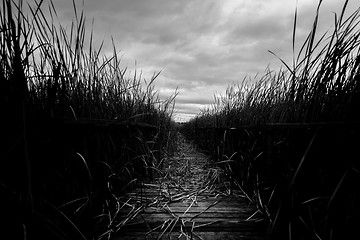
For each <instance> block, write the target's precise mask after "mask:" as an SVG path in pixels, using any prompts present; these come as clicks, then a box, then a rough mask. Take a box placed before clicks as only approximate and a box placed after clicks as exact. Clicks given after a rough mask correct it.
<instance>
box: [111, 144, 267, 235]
mask: <svg viewBox="0 0 360 240" xmlns="http://www.w3.org/2000/svg"><path fill="white" fill-rule="evenodd" d="M180 141H181V145H180V147H179V153H178V154H177V155H176V156H175V157H173V158H171V159H169V160H168V161H167V162H166V163H165V165H166V166H165V170H164V174H163V177H161V178H159V179H157V180H156V181H154V182H151V183H147V184H142V186H141V187H139V188H138V189H136V190H135V191H134V192H133V193H131V194H129V195H128V196H127V198H125V199H124V201H123V202H122V208H121V212H120V213H119V214H120V216H121V218H120V224H119V230H118V232H117V234H116V235H115V237H114V239H119V240H120V239H266V236H265V231H264V228H263V222H262V219H261V216H260V214H258V212H257V209H256V207H255V206H254V205H253V204H252V203H251V202H250V201H249V199H248V198H247V197H246V196H245V195H244V194H243V193H242V192H241V190H240V189H236V188H235V187H234V186H232V185H233V184H230V182H229V181H228V180H227V179H226V177H225V176H224V173H223V171H222V170H221V169H220V168H218V167H214V166H213V165H211V164H209V161H208V158H207V156H205V155H204V154H201V153H199V152H198V151H196V149H194V148H193V147H192V146H191V145H190V144H187V143H186V142H185V141H184V140H183V139H182V138H180Z"/></svg>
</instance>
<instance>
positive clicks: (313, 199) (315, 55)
mask: <svg viewBox="0 0 360 240" xmlns="http://www.w3.org/2000/svg"><path fill="white" fill-rule="evenodd" d="M347 4H348V1H345V3H344V7H343V9H342V10H341V13H340V15H337V14H335V21H334V28H333V31H332V32H330V33H325V34H323V35H318V19H319V17H320V16H319V10H320V6H321V1H320V2H319V5H318V8H317V13H316V16H315V19H314V22H313V26H312V29H311V31H310V33H309V35H308V36H307V38H306V40H305V41H304V43H303V44H302V45H301V47H300V51H299V53H298V54H297V55H295V53H294V61H293V63H292V64H287V63H286V62H284V61H283V60H281V59H280V61H282V63H283V64H284V67H283V69H280V70H279V71H271V70H269V69H267V70H266V72H265V74H264V75H263V76H262V77H261V78H260V79H257V81H255V80H253V81H250V80H244V81H243V82H242V83H240V84H234V85H232V86H229V87H228V89H227V91H226V93H225V95H224V96H221V97H216V98H215V101H214V104H213V106H212V107H211V108H209V109H204V110H203V111H202V113H201V114H199V115H198V116H196V117H195V118H194V119H192V120H190V121H189V122H188V123H187V124H185V126H184V127H183V131H184V132H185V133H186V134H187V136H189V137H191V138H193V139H195V140H196V142H197V144H198V145H199V146H200V147H202V148H204V149H206V150H208V151H209V152H210V153H212V155H213V157H214V159H215V160H216V161H223V160H227V159H229V158H231V159H232V160H233V161H232V162H233V163H232V164H227V166H224V167H226V168H227V169H230V170H229V173H233V175H234V179H236V180H237V181H238V182H239V183H240V184H241V185H242V186H243V188H244V189H245V190H246V191H247V193H248V195H249V196H252V198H253V199H254V202H256V203H257V205H258V208H259V211H261V212H262V214H263V216H264V219H265V220H267V221H268V223H269V232H270V233H271V234H273V236H275V238H288V239H339V238H343V237H346V236H351V235H350V234H351V233H357V229H356V224H357V223H358V221H357V220H356V217H355V216H356V215H357V214H358V213H359V207H358V206H357V205H356V204H355V203H356V202H358V200H359V190H358V189H360V188H359V185H358V184H357V182H359V176H360V175H359V170H360V166H359V162H358V161H357V160H355V159H358V158H359V153H358V151H357V147H356V146H357V145H358V144H359V122H360V118H359V116H360V115H359V114H358V111H359V109H360V85H359V83H360V58H359V55H360V54H359V50H360V48H359V46H360V41H359V37H360V34H359V33H360V32H359V31H360V28H359V23H360V21H359V17H360V9H357V10H355V11H354V12H352V13H351V14H350V15H348V17H345V15H346V14H345V12H346V8H347ZM297 21H298V20H297V10H296V11H295V21H294V31H293V39H294V40H293V49H295V47H294V45H295V36H296V22H297ZM271 53H272V52H271ZM272 54H274V55H275V53H272Z"/></svg>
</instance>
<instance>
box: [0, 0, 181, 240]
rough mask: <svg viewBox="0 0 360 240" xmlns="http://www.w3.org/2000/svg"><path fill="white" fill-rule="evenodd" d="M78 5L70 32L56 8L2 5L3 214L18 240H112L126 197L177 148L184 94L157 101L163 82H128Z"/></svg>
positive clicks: (138, 76)
mask: <svg viewBox="0 0 360 240" xmlns="http://www.w3.org/2000/svg"><path fill="white" fill-rule="evenodd" d="M73 5H74V20H73V21H72V23H71V25H70V28H69V29H66V28H64V27H63V26H62V25H61V24H57V22H58V19H57V12H56V8H55V6H54V4H53V2H50V4H49V6H45V7H48V10H47V11H45V10H44V8H45V7H44V6H43V2H42V1H34V2H33V3H28V4H27V6H25V3H24V2H23V1H22V0H19V1H12V0H4V1H3V2H2V5H1V9H0V56H1V58H0V91H1V92H0V97H1V100H0V108H1V111H2V112H3V114H2V117H1V120H2V121H1V133H2V134H1V138H2V142H3V144H1V150H0V154H1V161H0V168H1V170H0V193H1V202H0V208H1V212H2V213H1V219H2V222H4V223H6V225H5V228H7V232H8V234H10V237H11V238H12V239H18V238H21V239H38V238H49V239H95V238H100V237H101V238H108V237H110V236H111V235H112V234H113V232H114V230H115V229H116V225H117V224H118V223H117V217H118V215H119V212H120V209H121V205H122V204H123V203H122V196H123V195H124V194H125V193H126V192H127V191H129V190H131V188H132V187H134V186H135V185H136V184H137V183H138V182H139V181H140V180H143V179H146V178H151V177H153V176H154V173H155V172H156V170H157V168H160V167H161V162H162V158H163V157H164V156H165V153H166V152H167V151H168V149H169V148H170V147H171V146H172V145H173V144H174V143H173V141H172V139H173V134H174V131H173V130H174V127H173V125H174V123H173V122H172V120H171V114H172V107H173V100H174V98H175V96H176V94H174V96H172V97H170V98H169V99H167V100H164V101H162V100H160V99H159V97H158V94H157V92H156V90H155V89H154V81H155V79H156V77H157V76H158V73H157V74H154V76H153V77H152V78H151V79H150V80H149V81H148V82H145V81H143V79H142V77H141V74H139V73H138V72H134V73H133V77H132V78H131V77H127V75H129V74H128V73H127V69H126V68H125V69H122V68H121V66H120V58H119V56H118V50H117V49H116V47H115V45H113V53H112V55H111V56H105V55H103V54H102V52H101V50H102V47H103V44H101V45H100V46H99V48H96V47H95V46H94V45H93V33H92V32H90V34H88V33H87V31H86V23H85V15H84V12H83V11H80V12H79V11H78V9H77V7H76V6H75V1H73ZM85 46H87V49H85ZM4 236H5V235H4Z"/></svg>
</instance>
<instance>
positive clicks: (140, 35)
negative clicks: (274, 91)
mask: <svg viewBox="0 0 360 240" xmlns="http://www.w3.org/2000/svg"><path fill="white" fill-rule="evenodd" d="M76 2H77V4H78V6H79V7H81V1H76ZM296 2H298V22H297V32H296V34H297V39H296V40H297V45H298V47H297V49H298V48H299V45H300V46H301V43H302V41H303V40H304V39H305V37H306V36H307V34H308V33H309V31H310V28H311V26H312V22H313V19H314V16H315V12H316V6H317V1H313V0H298V1H295V0H293V1H287V0H286V1H285V0H267V1H264V0H242V1H238V0H222V1H218V0H206V1H204V0H182V1H177V0H146V1H140V0H119V1H117V0H102V1H98V0H85V11H86V16H87V19H88V20H89V19H90V20H91V19H92V18H94V19H95V22H94V39H95V42H96V43H97V44H98V45H99V44H100V43H101V41H102V40H105V47H104V53H105V54H110V53H111V52H112V51H113V50H112V46H111V39H110V36H112V37H113V39H114V42H115V44H116V46H117V48H118V49H119V50H121V52H120V55H121V56H122V62H123V64H122V66H123V67H128V68H129V69H130V70H132V71H134V68H135V67H136V68H137V69H138V70H142V72H143V76H144V77H145V78H146V79H150V78H151V76H152V75H153V74H154V72H157V71H161V74H160V75H159V77H158V79H157V80H156V82H155V84H156V87H157V89H159V94H160V96H161V97H163V98H166V97H168V96H170V95H171V94H172V93H173V92H174V90H175V89H176V87H179V91H180V92H179V95H178V97H177V99H176V111H177V112H178V115H180V116H184V118H186V119H187V118H188V117H189V116H193V115H194V114H195V113H197V112H198V111H199V108H201V107H203V106H208V105H209V104H210V103H211V102H212V101H213V96H214V94H217V93H222V92H224V91H225V89H226V87H227V86H228V85H229V84H231V83H232V82H239V81H242V80H243V78H244V77H245V76H249V77H253V76H255V75H256V74H257V73H259V74H262V73H263V71H264V69H265V68H266V67H267V66H268V65H269V64H270V67H271V68H273V69H278V68H279V67H280V65H281V64H280V61H279V60H278V59H277V58H276V57H275V56H273V55H272V54H270V53H269V52H268V50H271V51H273V52H275V53H276V54H277V55H278V56H279V57H281V58H282V59H284V60H285V61H287V62H290V61H291V59H292V46H291V44H292V29H293V21H294V11H295V5H296ZM342 4H343V2H342V1H338V0H328V1H324V2H323V6H322V8H321V12H320V13H321V15H320V21H319V33H321V32H324V31H326V30H327V29H328V28H329V27H330V26H331V25H332V24H333V22H334V13H332V11H336V12H338V13H339V12H340V10H341V6H342ZM358 5H359V4H358V1H357V0H350V1H349V9H352V10H354V9H355V7H357V6H358ZM55 6H56V7H57V11H58V14H59V18H60V19H61V20H62V21H64V22H67V21H69V20H71V19H72V18H73V10H72V4H71V1H56V2H55ZM89 22H90V23H91V21H89ZM135 60H136V66H135V64H134V62H135Z"/></svg>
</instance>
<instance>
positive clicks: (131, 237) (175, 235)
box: [114, 232, 265, 240]
mask: <svg viewBox="0 0 360 240" xmlns="http://www.w3.org/2000/svg"><path fill="white" fill-rule="evenodd" d="M160 235H161V232H155V233H150V234H148V235H145V233H136V232H130V233H127V234H123V235H121V236H118V237H116V238H114V240H120V239H121V240H135V239H158V237H159V236H160ZM160 239H167V240H169V239H170V240H175V239H179V240H187V239H194V240H198V239H200V240H201V239H213V240H223V239H227V240H239V239H243V240H248V239H252V240H260V239H265V238H264V236H262V235H254V234H253V233H252V232H251V233H247V232H195V234H191V233H187V235H185V234H183V233H180V232H172V233H165V234H163V236H162V238H160Z"/></svg>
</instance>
